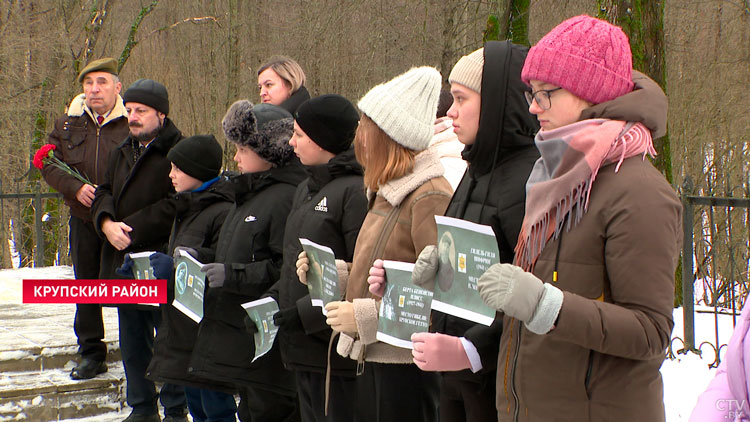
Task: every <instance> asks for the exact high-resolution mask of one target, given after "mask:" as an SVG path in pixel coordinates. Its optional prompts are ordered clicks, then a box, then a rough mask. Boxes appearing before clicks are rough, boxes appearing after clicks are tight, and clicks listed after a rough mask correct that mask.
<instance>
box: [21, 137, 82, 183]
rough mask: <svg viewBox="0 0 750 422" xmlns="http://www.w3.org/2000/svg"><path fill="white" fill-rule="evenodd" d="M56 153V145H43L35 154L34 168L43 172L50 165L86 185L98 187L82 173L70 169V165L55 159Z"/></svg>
mask: <svg viewBox="0 0 750 422" xmlns="http://www.w3.org/2000/svg"><path fill="white" fill-rule="evenodd" d="M54 151H55V146H54V145H52V144H46V145H42V146H41V148H39V149H38V150H37V151H36V153H34V160H33V163H34V167H36V168H38V169H39V170H41V169H43V168H44V166H46V165H48V164H49V165H52V166H55V167H57V168H59V169H60V170H62V171H64V172H65V173H68V174H69V175H71V176H73V177H75V178H76V179H78V180H80V181H81V182H83V183H86V184H87V185H92V186H96V185H94V184H93V183H91V182H90V181H89V180H88V179H86V178H85V177H83V176H82V175H81V173H79V172H78V170H76V169H74V168H72V167H70V166H69V165H68V164H66V163H64V162H62V161H60V159H59V158H57V157H55V152H54Z"/></svg>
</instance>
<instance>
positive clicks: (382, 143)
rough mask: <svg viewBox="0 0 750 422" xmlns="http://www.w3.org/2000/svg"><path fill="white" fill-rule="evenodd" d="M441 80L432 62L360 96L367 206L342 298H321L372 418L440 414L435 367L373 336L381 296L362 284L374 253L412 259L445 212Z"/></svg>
mask: <svg viewBox="0 0 750 422" xmlns="http://www.w3.org/2000/svg"><path fill="white" fill-rule="evenodd" d="M440 84H441V76H440V73H439V72H438V71H437V70H435V69H434V68H431V67H419V68H414V69H411V70H409V71H408V72H406V73H404V74H402V75H399V76H397V77H396V78H394V79H393V80H391V81H389V82H386V83H384V84H381V85H378V86H376V87H374V88H373V89H371V90H370V92H368V93H367V94H366V95H365V96H364V97H362V99H361V100H360V101H359V103H358V106H359V109H360V110H361V111H362V113H363V116H362V119H361V121H360V124H359V128H358V129H357V135H356V138H355V151H356V154H357V159H358V160H359V161H360V163H362V166H363V167H364V169H365V174H364V181H365V185H366V187H367V195H368V199H369V210H368V213H367V216H366V217H365V221H364V223H363V224H362V229H361V230H360V232H359V236H358V237H357V243H356V246H355V249H354V259H353V262H352V268H351V272H350V274H349V280H348V284H347V288H346V295H345V300H343V301H339V302H332V303H329V304H328V305H327V306H326V309H327V311H328V319H327V321H326V322H327V323H328V324H329V325H330V326H331V328H332V329H333V330H334V331H336V332H338V333H341V335H340V337H339V341H338V347H337V352H338V353H339V354H341V355H343V356H348V357H350V358H352V359H355V360H357V361H358V362H360V363H361V364H363V367H364V371H363V373H362V374H361V375H360V376H359V377H357V388H358V389H360V391H361V392H362V393H363V394H368V395H369V396H370V397H371V398H370V399H369V400H368V399H367V398H366V397H367V396H365V395H362V394H360V395H358V397H359V398H360V400H359V403H358V405H362V406H368V407H371V412H370V414H372V415H373V420H375V421H397V420H403V421H436V420H437V419H438V413H437V410H438V409H437V408H438V376H437V374H435V373H429V372H423V371H421V370H420V369H419V368H417V366H416V365H414V363H413V362H412V355H411V350H410V349H404V348H399V347H395V346H391V345H388V344H385V343H381V342H379V341H377V340H376V332H377V325H378V308H379V302H380V298H379V297H377V298H376V297H375V296H373V295H371V294H370V292H369V291H368V284H367V277H368V273H369V270H370V267H371V266H372V264H373V261H375V260H380V259H389V260H396V261H404V262H414V261H415V260H416V258H417V254H418V253H419V251H421V250H422V248H424V247H425V246H426V245H429V244H431V243H434V242H435V240H434V239H435V238H436V237H437V227H436V225H435V218H434V215H442V214H443V213H444V212H445V209H446V207H447V206H448V202H449V201H450V197H451V193H452V189H451V186H450V184H449V183H448V181H447V180H446V179H445V178H444V177H443V172H444V170H443V166H442V165H441V164H440V160H439V157H438V156H437V154H436V153H435V152H434V151H432V150H427V147H428V145H429V143H430V140H431V138H432V135H433V122H434V120H435V113H436V111H437V103H438V96H439V94H440ZM301 265H303V266H306V263H304V262H303V263H301ZM298 268H300V266H298ZM303 269H304V267H303Z"/></svg>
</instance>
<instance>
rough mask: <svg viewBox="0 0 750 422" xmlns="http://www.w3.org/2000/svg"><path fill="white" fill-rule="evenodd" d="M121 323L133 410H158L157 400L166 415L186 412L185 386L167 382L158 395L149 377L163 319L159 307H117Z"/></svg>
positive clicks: (123, 354)
mask: <svg viewBox="0 0 750 422" xmlns="http://www.w3.org/2000/svg"><path fill="white" fill-rule="evenodd" d="M117 316H118V321H119V324H120V352H121V353H122V363H123V366H124V367H125V378H126V381H127V387H126V398H127V402H128V405H129V406H130V407H131V408H132V409H133V413H156V412H157V410H158V409H157V407H156V399H157V397H158V398H159V399H160V401H161V404H162V406H164V414H165V415H184V414H186V411H185V409H186V406H187V405H186V399H185V390H184V388H183V387H182V386H179V385H174V384H164V385H163V386H162V388H161V390H160V392H159V395H158V396H157V394H156V387H155V386H154V382H153V381H151V380H148V379H146V369H147V368H148V364H149V362H151V357H152V356H153V348H154V330H155V329H156V328H157V327H158V326H159V322H160V321H161V312H160V310H159V308H157V307H154V309H153V310H151V309H147V310H141V309H137V308H135V307H134V306H133V305H130V306H121V307H119V308H118V309H117Z"/></svg>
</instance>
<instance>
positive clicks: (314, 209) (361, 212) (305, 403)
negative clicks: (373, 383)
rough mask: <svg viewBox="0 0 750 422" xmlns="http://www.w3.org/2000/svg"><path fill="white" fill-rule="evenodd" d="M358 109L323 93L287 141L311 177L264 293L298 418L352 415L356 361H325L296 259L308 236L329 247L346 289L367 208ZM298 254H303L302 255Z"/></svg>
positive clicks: (321, 325)
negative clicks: (290, 373)
mask: <svg viewBox="0 0 750 422" xmlns="http://www.w3.org/2000/svg"><path fill="white" fill-rule="evenodd" d="M358 122H359V114H358V113H357V110H356V109H355V108H354V106H353V105H352V104H351V103H350V102H349V100H347V99H346V98H344V97H342V96H340V95H335V94H328V95H322V96H320V97H316V98H313V99H311V100H308V101H305V102H304V103H302V105H300V107H299V109H298V110H297V113H296V118H295V122H294V135H292V139H291V140H290V141H289V143H290V144H291V145H292V147H294V152H295V153H296V154H297V156H298V157H299V159H300V161H301V162H302V164H304V165H306V166H307V174H308V175H309V177H308V178H307V179H305V181H304V182H302V183H301V184H300V185H299V186H298V187H297V191H296V192H295V194H294V203H293V205H292V211H291V212H290V213H289V218H287V221H286V231H285V233H284V263H283V265H282V267H281V279H280V280H279V282H278V283H276V284H275V285H274V287H273V288H272V289H271V290H270V291H269V294H270V296H272V297H274V298H275V299H276V300H277V301H278V303H279V307H280V309H281V311H279V314H278V315H277V317H276V318H274V321H275V322H276V324H277V325H278V326H279V327H280V330H279V334H278V340H277V341H279V342H280V344H279V345H280V347H281V357H282V359H283V361H284V365H285V366H286V367H287V368H291V369H293V370H294V372H295V375H296V379H297V394H298V396H299V402H300V413H301V417H302V421H303V422H305V421H310V422H322V421H342V422H344V421H346V422H350V421H356V420H358V418H357V417H356V416H355V415H356V411H357V409H358V407H357V395H356V388H355V376H356V366H357V365H356V362H354V361H353V360H350V359H346V358H344V357H341V356H338V355H337V354H335V353H334V354H333V355H332V356H331V360H330V362H328V361H327V356H328V347H329V343H330V339H331V334H332V331H331V329H330V327H328V325H327V324H326V322H325V320H326V318H325V316H324V315H323V312H322V309H321V308H320V307H314V306H312V303H311V301H310V295H309V293H308V289H307V287H306V286H305V285H304V284H302V283H301V282H300V281H302V282H304V281H305V279H306V276H305V272H301V273H300V275H299V276H298V275H297V273H296V267H295V263H296V261H297V259H298V256H300V257H306V255H305V253H304V252H302V245H301V244H300V241H299V239H300V238H305V239H308V240H311V241H313V242H315V243H318V244H321V245H325V246H328V247H330V248H331V249H332V250H333V253H334V255H335V256H336V264H337V267H338V269H339V282H340V283H341V287H342V288H343V289H345V285H346V278H347V277H348V275H349V274H348V273H349V271H348V266H347V263H351V262H352V258H353V256H354V244H355V242H356V240H357V235H358V234H359V229H360V227H361V226H362V221H363V220H364V218H365V214H366V213H367V198H366V197H365V191H364V182H363V179H362V175H363V170H362V166H360V165H359V163H358V162H357V160H356V158H355V156H354V150H353V148H351V144H352V141H353V140H354V134H355V132H356V130H357V124H358ZM300 254H302V255H300ZM326 369H328V370H330V383H329V386H330V395H329V397H330V401H329V403H328V415H327V416H326V410H325V397H326V395H325V391H326Z"/></svg>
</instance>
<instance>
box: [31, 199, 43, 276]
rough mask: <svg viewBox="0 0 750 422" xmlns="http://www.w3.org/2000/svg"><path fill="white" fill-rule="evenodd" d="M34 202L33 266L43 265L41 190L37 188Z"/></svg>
mask: <svg viewBox="0 0 750 422" xmlns="http://www.w3.org/2000/svg"><path fill="white" fill-rule="evenodd" d="M32 201H33V204H34V239H35V241H36V245H35V246H36V247H35V248H34V267H43V266H44V232H43V231H42V211H43V208H42V192H41V191H40V190H39V189H37V191H36V193H35V194H34V198H33V199H32Z"/></svg>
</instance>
